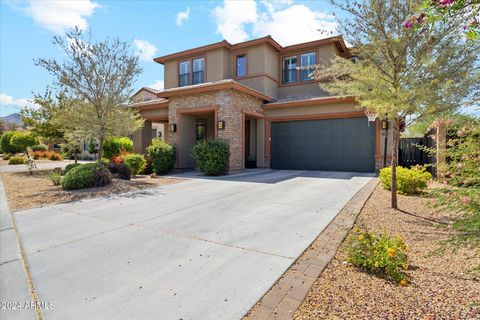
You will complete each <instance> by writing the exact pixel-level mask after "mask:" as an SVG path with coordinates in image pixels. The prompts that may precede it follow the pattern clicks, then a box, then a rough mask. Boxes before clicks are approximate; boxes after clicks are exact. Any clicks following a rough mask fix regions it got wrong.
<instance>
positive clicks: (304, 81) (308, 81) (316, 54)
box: [278, 48, 319, 87]
mask: <svg viewBox="0 0 480 320" xmlns="http://www.w3.org/2000/svg"><path fill="white" fill-rule="evenodd" d="M307 53H315V64H316V65H318V61H319V57H318V54H319V50H318V48H315V49H309V50H303V51H296V52H295V51H291V52H289V53H287V54H284V55H282V56H280V68H279V73H280V75H279V84H278V86H279V87H284V86H295V85H302V84H307V83H312V82H316V80H315V79H308V80H303V81H302V80H300V73H301V72H300V71H301V70H299V69H297V70H296V71H297V79H296V81H294V82H283V59H285V58H289V57H294V56H296V57H297V67H301V56H302V55H303V54H307Z"/></svg>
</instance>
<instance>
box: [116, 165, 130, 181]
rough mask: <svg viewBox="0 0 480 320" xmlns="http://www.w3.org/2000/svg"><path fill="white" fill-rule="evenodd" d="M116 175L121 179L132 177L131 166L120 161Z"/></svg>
mask: <svg viewBox="0 0 480 320" xmlns="http://www.w3.org/2000/svg"><path fill="white" fill-rule="evenodd" d="M117 175H118V178H119V179H121V180H130V179H131V178H132V168H130V166H129V165H128V164H125V163H120V164H118V165H117Z"/></svg>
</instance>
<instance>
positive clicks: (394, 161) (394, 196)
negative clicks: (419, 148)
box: [391, 117, 400, 209]
mask: <svg viewBox="0 0 480 320" xmlns="http://www.w3.org/2000/svg"><path fill="white" fill-rule="evenodd" d="M392 129H393V144H392V148H393V150H392V187H391V189H392V192H391V193H392V208H393V209H398V205H397V165H398V143H399V140H400V121H399V120H398V118H397V117H395V119H394V120H393V128H392Z"/></svg>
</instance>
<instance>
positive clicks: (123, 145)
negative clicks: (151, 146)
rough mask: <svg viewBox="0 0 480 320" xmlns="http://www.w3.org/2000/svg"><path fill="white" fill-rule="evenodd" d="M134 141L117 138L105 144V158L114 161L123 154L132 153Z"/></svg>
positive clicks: (126, 138)
mask: <svg viewBox="0 0 480 320" xmlns="http://www.w3.org/2000/svg"><path fill="white" fill-rule="evenodd" d="M132 151H133V141H132V140H131V139H130V138H128V137H115V138H111V139H108V140H105V142H104V143H103V156H104V157H105V158H107V159H112V158H113V157H116V156H118V155H119V154H120V153H122V152H132Z"/></svg>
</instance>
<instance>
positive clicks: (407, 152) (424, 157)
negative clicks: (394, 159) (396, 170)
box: [398, 136, 436, 174]
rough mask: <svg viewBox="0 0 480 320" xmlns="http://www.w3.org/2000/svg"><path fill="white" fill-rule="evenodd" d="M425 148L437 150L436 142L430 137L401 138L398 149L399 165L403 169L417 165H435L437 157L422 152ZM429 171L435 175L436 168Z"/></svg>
mask: <svg viewBox="0 0 480 320" xmlns="http://www.w3.org/2000/svg"><path fill="white" fill-rule="evenodd" d="M419 146H424V147H427V148H435V146H436V144H435V141H434V140H433V139H432V138H430V137H429V136H425V137H423V138H401V139H400V146H399V148H398V160H399V161H398V163H399V165H401V166H402V167H405V168H410V167H412V166H416V165H421V166H423V165H427V164H433V163H435V157H434V156H431V155H429V153H428V152H427V151H425V150H422V147H419ZM428 171H430V172H431V173H432V174H435V168H434V167H432V166H429V167H428Z"/></svg>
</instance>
